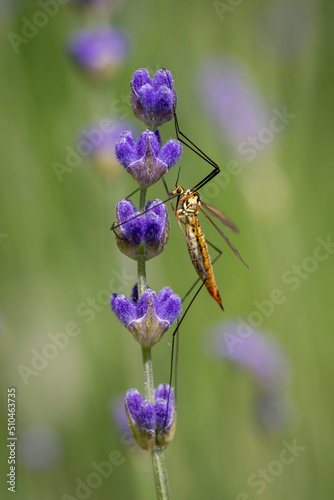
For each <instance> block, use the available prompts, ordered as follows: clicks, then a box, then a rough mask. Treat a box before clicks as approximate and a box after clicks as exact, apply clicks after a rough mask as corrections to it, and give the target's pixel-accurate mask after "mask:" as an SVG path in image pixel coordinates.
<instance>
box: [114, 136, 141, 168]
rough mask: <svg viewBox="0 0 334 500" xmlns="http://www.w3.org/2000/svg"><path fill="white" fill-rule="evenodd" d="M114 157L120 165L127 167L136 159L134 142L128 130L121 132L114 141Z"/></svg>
mask: <svg viewBox="0 0 334 500" xmlns="http://www.w3.org/2000/svg"><path fill="white" fill-rule="evenodd" d="M115 152H116V157H117V159H118V161H119V162H120V164H121V165H123V166H124V167H125V168H127V167H128V166H129V165H130V164H131V163H132V162H134V161H136V159H137V153H136V143H135V141H134V139H133V137H132V133H131V132H130V131H128V132H123V133H122V134H121V137H120V138H119V140H118V141H117V142H116V147H115Z"/></svg>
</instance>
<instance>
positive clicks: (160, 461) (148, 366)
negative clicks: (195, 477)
mask: <svg viewBox="0 0 334 500" xmlns="http://www.w3.org/2000/svg"><path fill="white" fill-rule="evenodd" d="M145 201H146V189H145V188H140V195H139V210H140V212H144V209H145ZM145 290H146V262H145V245H144V244H142V245H141V246H140V247H139V257H138V298H139V297H140V296H141V295H142V294H143V293H144V292H145ZM142 355H143V369H144V398H145V399H147V400H148V401H149V402H150V403H152V404H154V380H153V365H152V353H151V349H149V348H145V347H142ZM152 465H153V474H154V480H155V488H156V492H157V499H158V500H169V499H170V491H169V484H168V475H167V469H166V465H165V457H164V454H163V451H162V450H161V449H159V448H158V449H155V450H153V451H152Z"/></svg>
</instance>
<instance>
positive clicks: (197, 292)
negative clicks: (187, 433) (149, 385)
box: [164, 281, 205, 427]
mask: <svg viewBox="0 0 334 500" xmlns="http://www.w3.org/2000/svg"><path fill="white" fill-rule="evenodd" d="M204 284H205V281H203V282H202V283H201V285H200V286H199V288H198V290H197V291H196V293H195V295H194V296H193V298H192V299H191V301H190V302H189V304H188V306H187V308H186V310H185V311H184V313H183V314H182V317H181V319H180V320H179V321H178V322H177V326H176V328H175V330H174V331H173V333H172V352H171V358H170V376H169V394H168V400H167V410H166V418H165V423H164V427H165V425H166V421H167V416H168V408H169V399H170V391H171V387H172V381H173V366H174V353H175V338H176V334H177V333H178V331H179V328H180V326H181V324H182V322H183V320H184V318H185V316H186V314H187V312H188V311H189V309H190V307H191V306H192V304H193V302H194V300H195V299H196V297H197V295H198V294H199V292H200V291H201V289H202V288H203V286H204ZM192 288H193V286H192ZM188 294H189V293H187V294H186V296H188ZM178 337H179V336H177V342H176V360H175V401H176V400H177V394H176V381H177V360H178V351H179V340H178Z"/></svg>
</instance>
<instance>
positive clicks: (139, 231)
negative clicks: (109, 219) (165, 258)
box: [114, 198, 170, 260]
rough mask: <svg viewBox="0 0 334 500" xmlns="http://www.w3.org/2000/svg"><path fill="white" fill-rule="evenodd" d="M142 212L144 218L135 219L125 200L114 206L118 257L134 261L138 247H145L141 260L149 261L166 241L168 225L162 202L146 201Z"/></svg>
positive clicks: (134, 210) (129, 203) (128, 202)
mask: <svg viewBox="0 0 334 500" xmlns="http://www.w3.org/2000/svg"><path fill="white" fill-rule="evenodd" d="M145 210H146V214H145V215H141V216H140V217H136V216H137V215H138V214H139V213H140V212H138V211H136V208H135V206H134V204H133V203H132V201H131V200H128V199H127V198H125V199H124V200H122V201H120V202H119V203H117V205H116V216H115V224H114V225H115V226H118V227H115V229H114V232H115V234H116V243H117V246H118V248H119V250H120V251H121V252H122V253H124V254H125V255H127V256H128V257H130V258H131V259H135V260H136V259H138V257H139V247H140V245H141V244H142V243H145V258H146V260H149V259H151V258H152V257H156V256H157V255H159V254H160V253H161V252H162V251H163V249H164V248H165V246H166V244H167V241H168V237H169V231H170V222H169V218H168V212H167V208H166V206H165V205H164V204H163V203H162V201H160V200H159V199H157V200H153V201H149V202H148V203H147V204H146V206H145ZM131 219H132V220H131ZM126 221H129V222H126Z"/></svg>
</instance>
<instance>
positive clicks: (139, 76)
mask: <svg viewBox="0 0 334 500" xmlns="http://www.w3.org/2000/svg"><path fill="white" fill-rule="evenodd" d="M147 83H148V84H150V85H151V83H152V81H151V78H150V73H149V72H148V70H147V69H145V68H143V69H138V70H137V71H135V73H134V75H133V77H132V81H131V87H132V88H133V89H134V90H135V91H136V92H137V93H138V92H139V90H140V88H141V87H142V86H143V85H145V84H147Z"/></svg>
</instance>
